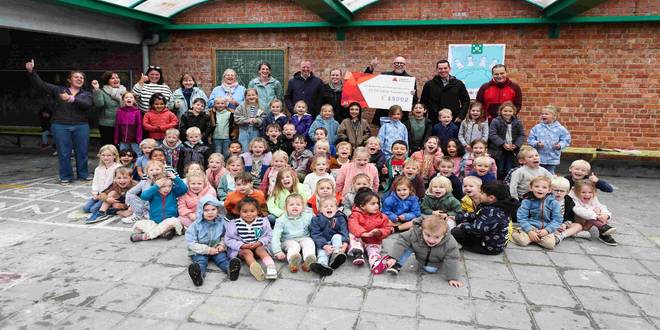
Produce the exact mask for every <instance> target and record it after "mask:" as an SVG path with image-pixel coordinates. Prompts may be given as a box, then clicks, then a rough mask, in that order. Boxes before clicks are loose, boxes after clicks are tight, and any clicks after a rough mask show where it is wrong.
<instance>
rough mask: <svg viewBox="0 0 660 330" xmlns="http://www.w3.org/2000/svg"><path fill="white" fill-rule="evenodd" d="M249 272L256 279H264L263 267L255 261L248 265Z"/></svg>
mask: <svg viewBox="0 0 660 330" xmlns="http://www.w3.org/2000/svg"><path fill="white" fill-rule="evenodd" d="M250 274H252V276H254V278H255V279H256V280H257V281H263V280H265V279H266V274H265V273H264V269H263V268H262V267H261V265H260V264H259V263H258V262H256V261H255V262H253V263H252V265H250Z"/></svg>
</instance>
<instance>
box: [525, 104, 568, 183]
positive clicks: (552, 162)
mask: <svg viewBox="0 0 660 330" xmlns="http://www.w3.org/2000/svg"><path fill="white" fill-rule="evenodd" d="M558 115H559V111H558V109H557V107H555V106H553V105H547V106H545V107H543V110H542V111H541V122H540V123H538V124H536V126H534V127H533V128H532V130H531V131H530V132H529V137H528V138H527V143H528V144H529V145H531V146H532V147H534V148H536V149H537V150H538V151H539V154H540V155H541V166H542V167H544V168H545V169H546V170H548V171H549V172H550V173H552V174H555V168H556V167H557V165H559V162H560V158H561V150H562V149H564V148H566V147H568V146H569V145H570V144H571V133H569V132H568V130H567V129H566V128H565V127H564V126H562V125H561V124H560V123H559V121H558V120H557V119H558Z"/></svg>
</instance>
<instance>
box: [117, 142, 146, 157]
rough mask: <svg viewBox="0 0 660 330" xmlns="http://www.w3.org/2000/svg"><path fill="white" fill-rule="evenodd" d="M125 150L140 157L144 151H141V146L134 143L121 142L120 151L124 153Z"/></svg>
mask: <svg viewBox="0 0 660 330" xmlns="http://www.w3.org/2000/svg"><path fill="white" fill-rule="evenodd" d="M124 149H131V150H133V152H135V154H136V155H137V156H138V157H140V156H141V155H142V150H140V145H139V144H137V143H135V142H133V143H126V142H119V151H122V150H124Z"/></svg>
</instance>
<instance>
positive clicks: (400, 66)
mask: <svg viewBox="0 0 660 330" xmlns="http://www.w3.org/2000/svg"><path fill="white" fill-rule="evenodd" d="M378 63H379V61H378V58H377V57H374V59H372V60H371V62H370V63H369V66H368V67H367V68H366V69H365V70H364V72H365V73H373V72H374V70H375V69H376V66H378ZM392 69H393V70H392V71H387V72H381V75H388V76H398V77H409V79H405V78H404V79H401V80H399V79H396V80H394V79H389V81H391V82H392V84H383V85H382V87H385V88H384V89H381V88H376V87H375V86H374V87H373V88H370V92H371V93H370V94H372V95H373V94H374V93H375V94H380V98H383V97H386V100H387V101H388V102H390V105H395V104H396V105H400V106H401V108H402V109H403V114H404V116H403V117H404V118H403V119H402V120H403V121H405V120H406V118H407V117H408V112H410V110H411V109H412V106H413V105H414V104H416V103H417V85H416V84H415V77H413V76H412V75H410V74H409V73H408V72H406V59H405V58H404V57H403V56H397V57H395V58H394V61H392ZM410 78H411V79H410ZM379 80H380V79H379ZM383 81H384V80H383ZM410 81H412V88H411V89H410V90H409V91H405V92H406V93H404V94H405V95H402V94H401V88H402V87H403V86H408V85H409V84H410ZM374 82H376V81H374ZM388 85H390V87H392V88H390V90H389V91H388V90H387V89H388V88H387V87H388ZM394 88H396V89H394ZM362 93H363V94H364V93H365V92H364V91H363V92H362ZM368 93H369V92H368ZM386 94H387V95H386ZM365 98H369V96H366V95H365ZM342 103H343V102H342ZM367 103H369V101H368V100H367ZM369 107H375V106H373V105H369ZM386 108H389V107H380V106H378V107H376V113H375V114H374V118H373V120H372V121H371V122H372V123H373V124H375V125H378V126H380V118H381V117H385V116H387V111H388V110H387V109H386Z"/></svg>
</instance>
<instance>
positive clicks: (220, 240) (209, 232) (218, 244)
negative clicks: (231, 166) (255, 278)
mask: <svg viewBox="0 0 660 330" xmlns="http://www.w3.org/2000/svg"><path fill="white" fill-rule="evenodd" d="M225 214H226V211H225V208H224V206H223V205H222V203H221V202H220V201H219V200H218V199H217V198H215V197H214V196H204V197H202V199H201V200H200V201H199V204H198V205H197V220H196V221H195V222H193V223H192V224H191V225H190V227H188V230H186V245H187V246H188V256H190V259H192V263H191V264H190V266H188V275H190V279H192V281H193V283H194V284H195V286H200V285H202V284H203V283H204V276H205V275H206V268H207V267H208V264H209V259H211V260H213V263H215V265H216V266H218V268H220V269H221V270H222V271H223V272H225V273H228V274H229V280H230V281H236V280H237V279H238V274H239V272H240V270H241V261H240V260H239V259H238V258H231V259H229V257H227V247H226V246H225V243H224V237H225Z"/></svg>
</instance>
